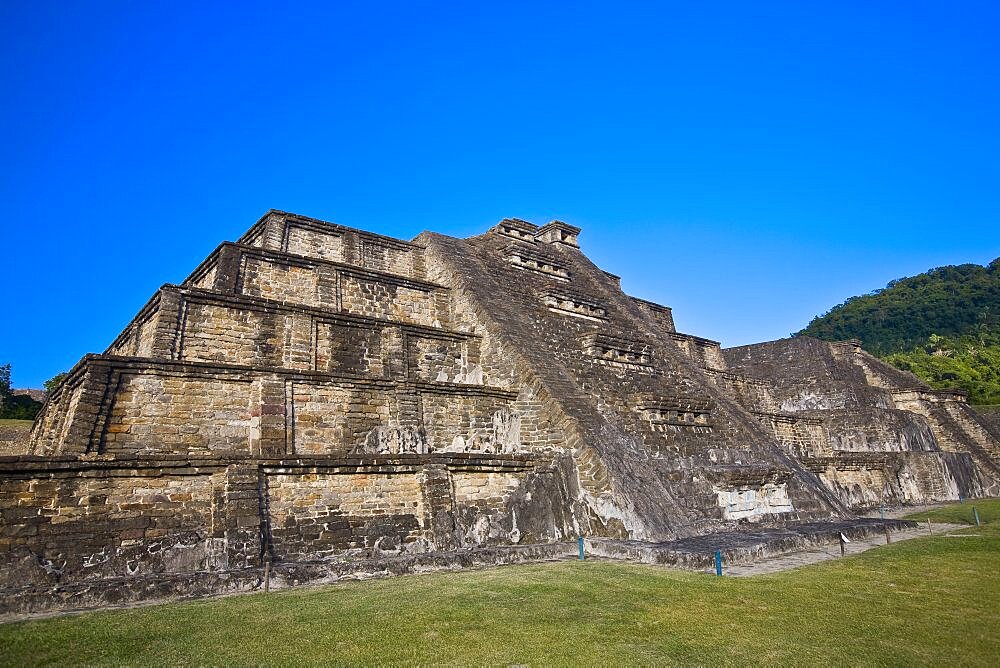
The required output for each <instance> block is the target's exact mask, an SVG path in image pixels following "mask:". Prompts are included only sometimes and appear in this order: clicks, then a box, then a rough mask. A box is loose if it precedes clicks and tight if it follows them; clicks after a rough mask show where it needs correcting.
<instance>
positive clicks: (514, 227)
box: [496, 218, 538, 243]
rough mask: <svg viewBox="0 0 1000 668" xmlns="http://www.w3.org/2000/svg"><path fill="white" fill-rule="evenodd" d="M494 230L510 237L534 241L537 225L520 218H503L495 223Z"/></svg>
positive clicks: (529, 241)
mask: <svg viewBox="0 0 1000 668" xmlns="http://www.w3.org/2000/svg"><path fill="white" fill-rule="evenodd" d="M496 231H497V232H499V233H500V234H502V235H504V236H505V237H510V238H511V239H517V240H518V241H527V242H528V243H535V234H537V233H538V226H536V225H533V224H531V223H529V222H528V221H526V220H521V219H520V218H504V219H503V220H501V221H500V222H499V223H497V226H496Z"/></svg>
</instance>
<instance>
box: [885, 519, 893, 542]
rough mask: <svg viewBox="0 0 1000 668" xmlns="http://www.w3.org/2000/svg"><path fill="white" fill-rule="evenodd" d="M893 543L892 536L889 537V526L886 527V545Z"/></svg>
mask: <svg viewBox="0 0 1000 668" xmlns="http://www.w3.org/2000/svg"><path fill="white" fill-rule="evenodd" d="M891 542H892V536H890V535H889V525H888V524H886V525H885V544H886V545H888V544H889V543H891Z"/></svg>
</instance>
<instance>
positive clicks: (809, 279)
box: [0, 0, 1000, 386]
mask: <svg viewBox="0 0 1000 668" xmlns="http://www.w3.org/2000/svg"><path fill="white" fill-rule="evenodd" d="M279 5H282V3H277V2H274V3H260V4H257V3H251V2H238V3H237V2H233V3H227V4H214V3H207V2H199V3H190V4H187V3H181V2H169V3H150V2H122V3H112V2H86V3H74V2H67V1H60V2H39V1H37V0H33V1H32V2H12V1H11V0H6V1H5V2H2V6H0V30H2V32H3V34H2V40H0V96H2V97H0V132H2V146H3V161H2V167H0V197H2V201H3V203H4V208H5V211H4V216H3V240H4V251H5V252H4V254H3V268H4V270H5V272H4V279H3V281H2V287H0V291H2V294H0V298H2V301H0V303H2V305H3V314H4V318H3V326H2V327H0V363H3V362H4V361H9V362H12V363H13V366H14V384H15V386H39V385H40V384H41V383H42V381H44V380H45V379H46V378H48V377H50V376H52V375H53V374H55V373H57V372H59V371H61V370H65V369H67V368H69V367H70V366H72V365H73V364H74V363H75V362H76V361H77V360H78V359H79V358H80V356H81V355H83V354H84V353H86V352H89V351H94V352H100V351H102V350H104V348H105V347H106V346H107V345H108V344H109V343H110V342H111V340H112V339H113V338H114V337H115V335H116V334H117V333H118V331H119V330H120V329H121V328H122V327H123V326H124V325H125V324H126V323H127V322H128V321H129V320H130V319H131V317H132V316H133V315H134V313H135V312H136V311H137V310H138V309H139V308H140V307H141V306H142V305H143V304H144V303H145V301H146V300H147V299H148V298H149V297H150V296H151V295H152V294H153V292H154V291H155V290H156V288H157V287H158V286H159V285H161V284H162V283H165V282H178V281H180V280H182V279H183V278H184V277H185V276H186V275H187V274H188V273H189V271H190V270H191V269H193V268H194V267H195V266H196V265H197V264H198V263H199V262H200V261H201V259H203V258H204V257H205V256H206V255H207V254H208V253H209V252H210V251H211V250H212V249H213V248H214V247H215V246H216V245H217V244H218V243H219V242H220V241H222V240H226V239H230V240H231V239H235V238H236V237H237V236H239V235H240V234H241V233H242V232H243V230H245V229H246V228H247V227H249V226H250V225H251V224H252V223H253V222H254V221H255V220H256V219H257V218H258V217H259V216H260V215H261V214H263V213H264V212H265V211H266V210H267V209H269V208H278V209H286V210H290V211H295V212H299V213H302V214H306V215H309V216H314V217H318V218H324V219H327V220H334V221H336V222H339V223H342V224H344V225H349V226H352V227H360V228H364V229H368V230H373V231H376V232H380V233H383V234H389V235H393V236H397V237H402V238H411V237H413V236H415V235H416V234H418V233H419V232H420V231H421V230H424V229H431V230H434V231H437V232H442V233H445V234H451V235H456V236H467V235H472V234H478V233H480V232H482V231H483V230H485V229H486V228H487V227H489V226H491V225H492V224H494V223H495V222H496V221H498V220H499V219H501V218H503V217H505V216H516V217H521V218H526V219H528V220H531V221H534V222H537V223H544V222H546V221H548V220H550V219H552V218H559V219H562V220H566V221H568V222H570V223H572V224H575V225H579V226H581V227H583V228H584V232H583V235H582V237H581V243H582V245H583V247H584V250H585V251H586V252H587V253H588V254H589V255H590V257H591V258H592V259H594V260H595V261H596V262H597V263H598V264H599V265H600V266H601V267H602V268H604V269H607V270H608V271H612V272H614V273H618V274H621V275H622V277H623V280H622V284H623V286H624V288H625V289H626V290H627V291H628V292H630V293H631V294H634V295H637V296H640V297H644V298H647V299H651V300H654V301H658V302H661V303H664V304H667V305H670V306H673V307H674V312H675V317H676V320H677V324H678V327H679V328H680V329H681V330H683V331H686V332H690V333H694V334H698V335H701V336H706V337H710V338H715V339H718V340H721V341H722V342H723V344H724V345H738V344H744V343H751V342H755V341H761V340H768V339H774V338H779V337H782V336H786V335H788V333H789V332H792V331H795V330H797V329H799V328H801V327H803V326H804V325H805V324H806V323H807V322H808V321H809V320H810V318H812V317H813V316H815V315H817V314H819V313H822V312H824V311H826V310H827V309H828V308H829V307H831V306H833V305H834V304H836V303H838V302H840V301H842V300H844V299H845V298H846V297H849V296H851V295H854V294H859V293H863V292H868V291H870V290H872V289H875V288H878V287H881V286H883V285H884V284H885V283H886V282H887V281H889V280H891V279H894V278H898V277H901V276H905V275H912V274H915V273H919V272H921V271H924V270H926V269H928V268H930V267H934V266H939V265H943V264H959V263H963V262H976V263H980V264H982V263H986V262H988V261H989V260H991V259H992V258H994V257H996V256H997V255H1000V171H998V161H1000V130H998V120H997V119H998V118H1000V81H998V78H1000V77H998V75H1000V47H998V43H1000V40H998V38H997V34H998V30H1000V20H998V18H1000V3H997V2H985V3H975V2H910V1H907V2H898V3H887V2H878V3H873V2H857V3H853V2H827V3H818V2H815V3H814V2H791V3H777V2H775V3H767V2H739V3H712V2H677V3H650V4H648V5H644V4H628V3H622V2H614V3H610V2H609V3H595V4H591V3H584V2H573V3H559V4H557V5H545V4H544V3H540V2H530V3H524V4H518V3H511V2H504V3H490V4H481V3H461V4H455V5H453V6H447V5H445V4H444V3H414V2H407V3H399V4H394V3H370V2H369V3H350V4H347V3H344V4H337V3H332V2H322V3H315V4H310V3H304V2H292V3H287V4H283V5H282V6H279Z"/></svg>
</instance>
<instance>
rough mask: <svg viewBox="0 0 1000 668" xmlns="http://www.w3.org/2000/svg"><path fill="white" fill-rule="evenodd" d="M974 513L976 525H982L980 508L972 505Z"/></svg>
mask: <svg viewBox="0 0 1000 668" xmlns="http://www.w3.org/2000/svg"><path fill="white" fill-rule="evenodd" d="M972 514H973V515H974V516H975V517H976V526H977V527H978V526H981V525H980V523H979V510H977V509H976V507H975V506H972Z"/></svg>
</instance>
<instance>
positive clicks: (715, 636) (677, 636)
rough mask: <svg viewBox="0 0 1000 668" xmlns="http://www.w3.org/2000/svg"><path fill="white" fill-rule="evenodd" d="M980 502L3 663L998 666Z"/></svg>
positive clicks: (235, 620) (119, 631) (129, 634)
mask: <svg viewBox="0 0 1000 668" xmlns="http://www.w3.org/2000/svg"><path fill="white" fill-rule="evenodd" d="M976 506H977V507H978V508H980V513H981V515H982V516H983V518H984V520H985V519H986V518H987V517H989V518H992V522H993V523H992V524H989V525H985V526H983V527H982V528H981V529H976V528H975V527H972V528H969V529H965V530H963V531H962V533H965V534H970V535H968V536H966V537H961V538H949V537H945V536H940V535H939V536H929V537H926V538H919V539H915V540H911V541H906V542H901V543H894V544H892V545H889V546H885V547H881V548H878V549H875V550H870V551H868V552H866V553H864V554H861V555H858V556H855V557H848V558H846V559H840V560H835V561H829V562H825V563H822V564H817V565H815V566H809V567H805V568H801V569H797V570H793V571H787V572H785V573H780V574H776V575H769V576H760V577H755V578H746V579H737V578H727V577H723V578H717V577H714V576H710V575H700V574H695V573H687V572H681V571H673V570H668V569H662V568H656V567H652V566H642V565H629V564H620V563H608V562H600V561H590V560H588V561H586V562H583V563H581V562H576V561H566V562H559V563H550V564H535V565H528V566H508V567H503V568H496V569H491V570H483V571H475V572H461V573H436V574H429V575H420V576H410V577H400V578H393V579H388V580H378V581H370V582H358V583H345V584H342V585H337V586H333V587H325V588H322V589H301V590H297V591H286V592H278V593H271V594H269V595H263V594H259V595H250V596H237V597H232V598H227V599H216V600H211V601H199V602H191V603H181V604H172V605H161V606H154V607H147V608H141V609H135V610H126V611H111V612H98V613H88V614H84V615H77V616H70V617H62V618H56V619H47V620H38V621H31V622H24V623H18V624H8V625H3V626H0V661H2V663H4V664H8V665H25V664H46V663H55V664H67V663H70V664H80V663H113V664H122V663H126V664H157V665H159V664H190V663H197V664H202V663H214V664H248V663H254V664H260V663H266V664H286V665H287V664H303V663H310V664H372V663H424V664H426V663H451V664H477V665H478V664H494V665H508V664H533V665H550V664H564V665H581V664H582V665H592V664H603V665H608V664H623V663H625V664H636V663H642V664H654V663H655V664H663V663H668V664H669V663H674V664H676V663H685V664H687V663H697V664H709V665H711V664H734V663H736V664H776V663H777V664H786V665H788V664H795V665H802V664H809V665H818V664H830V663H832V664H838V665H843V664H852V665H857V664H865V665H872V664H947V665H997V664H998V662H1000V573H998V568H997V565H998V557H1000V522H998V521H997V519H998V517H1000V501H990V502H982V501H978V502H977V503H976ZM941 521H944V518H942V520H941ZM973 534H974V535H973Z"/></svg>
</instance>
